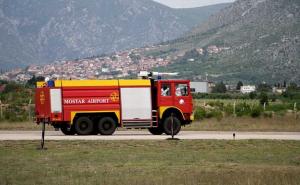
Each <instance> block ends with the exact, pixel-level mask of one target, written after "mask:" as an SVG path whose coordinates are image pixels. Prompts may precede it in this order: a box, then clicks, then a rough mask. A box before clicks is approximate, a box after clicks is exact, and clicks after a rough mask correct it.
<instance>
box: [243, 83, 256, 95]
mask: <svg viewBox="0 0 300 185" xmlns="http://www.w3.org/2000/svg"><path fill="white" fill-rule="evenodd" d="M255 91H256V87H255V86H254V85H244V86H241V93H242V94H247V93H251V92H255Z"/></svg>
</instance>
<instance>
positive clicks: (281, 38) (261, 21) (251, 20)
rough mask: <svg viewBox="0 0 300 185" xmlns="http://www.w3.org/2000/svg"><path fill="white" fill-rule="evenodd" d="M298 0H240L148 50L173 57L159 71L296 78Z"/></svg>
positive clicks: (221, 77) (299, 78)
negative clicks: (168, 40) (182, 34)
mask: <svg viewBox="0 0 300 185" xmlns="http://www.w3.org/2000/svg"><path fill="white" fill-rule="evenodd" d="M299 12H300V1H296V0H238V1H236V2H234V3H233V4H231V5H230V6H228V7H226V8H224V9H222V10H221V11H220V12H219V13H217V14H215V15H214V16H212V17H210V18H209V19H208V20H207V21H206V22H205V23H203V24H202V25H201V26H199V27H197V28H195V29H194V30H193V31H192V32H191V33H190V34H188V35H187V36H185V37H182V38H180V39H176V40H173V41H170V42H166V43H164V44H163V46H161V47H158V48H156V50H153V51H151V52H148V53H146V54H148V55H159V56H165V57H166V56H173V57H174V59H175V62H174V63H173V64H171V65H169V66H167V67H166V68H163V69H157V70H161V71H179V72H181V76H182V77H187V78H190V79H199V78H201V77H202V78H203V76H206V74H208V76H209V78H210V79H212V80H218V81H224V82H232V83H233V82H234V83H236V82H238V81H240V80H242V81H243V82H246V83H256V84H258V83H260V82H262V81H265V82H268V83H277V82H279V81H281V82H282V81H284V80H287V81H288V82H296V83H298V84H299V82H300V40H299V39H300V22H299V20H300V13H299Z"/></svg>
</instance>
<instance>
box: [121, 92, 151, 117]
mask: <svg viewBox="0 0 300 185" xmlns="http://www.w3.org/2000/svg"><path fill="white" fill-rule="evenodd" d="M121 107H122V109H121V110H122V120H152V114H151V113H152V106H151V88H150V87H136V88H131V87H130V88H121Z"/></svg>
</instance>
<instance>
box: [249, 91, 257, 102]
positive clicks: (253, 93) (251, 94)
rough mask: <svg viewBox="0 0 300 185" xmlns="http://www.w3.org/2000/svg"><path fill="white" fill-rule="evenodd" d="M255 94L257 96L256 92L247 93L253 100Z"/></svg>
mask: <svg viewBox="0 0 300 185" xmlns="http://www.w3.org/2000/svg"><path fill="white" fill-rule="evenodd" d="M256 96H257V94H256V92H250V93H249V98H250V99H251V100H253V99H254V98H256Z"/></svg>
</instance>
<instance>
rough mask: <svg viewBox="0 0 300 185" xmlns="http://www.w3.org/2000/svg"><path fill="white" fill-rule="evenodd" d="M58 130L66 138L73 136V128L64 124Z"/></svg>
mask: <svg viewBox="0 0 300 185" xmlns="http://www.w3.org/2000/svg"><path fill="white" fill-rule="evenodd" d="M60 130H61V132H62V133H63V134H65V135H66V136H71V135H75V130H74V127H73V126H70V125H67V124H64V125H62V126H61V127H60Z"/></svg>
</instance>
